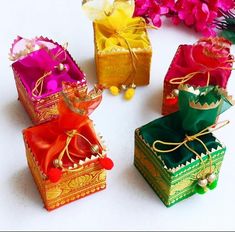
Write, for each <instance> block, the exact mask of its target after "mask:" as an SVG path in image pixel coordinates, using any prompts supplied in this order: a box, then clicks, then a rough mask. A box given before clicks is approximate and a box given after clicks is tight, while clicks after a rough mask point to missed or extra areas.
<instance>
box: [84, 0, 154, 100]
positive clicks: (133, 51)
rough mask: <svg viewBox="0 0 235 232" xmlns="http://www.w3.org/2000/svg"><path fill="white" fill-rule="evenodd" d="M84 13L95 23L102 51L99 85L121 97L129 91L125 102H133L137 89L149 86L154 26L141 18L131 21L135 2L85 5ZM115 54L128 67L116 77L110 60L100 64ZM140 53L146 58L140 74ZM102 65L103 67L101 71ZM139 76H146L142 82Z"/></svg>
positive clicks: (97, 61) (89, 2)
mask: <svg viewBox="0 0 235 232" xmlns="http://www.w3.org/2000/svg"><path fill="white" fill-rule="evenodd" d="M83 9H84V11H85V12H86V13H87V15H88V17H89V18H90V19H91V20H92V21H93V22H94V29H95V45H96V49H97V51H99V52H98V53H99V54H98V56H97V57H96V64H97V74H98V78H99V82H100V83H101V84H103V85H104V86H106V87H110V91H111V93H112V94H113V95H118V94H119V91H120V90H124V91H126V92H125V95H124V97H125V99H126V100H130V99H131V98H132V97H133V95H134V93H135V91H134V89H135V88H136V86H137V85H146V84H148V82H149V81H148V80H149V75H148V72H147V71H146V70H148V69H149V68H148V66H149V65H150V64H149V63H150V57H151V46H150V41H149V39H148V37H147V34H146V28H147V27H151V26H147V25H146V23H145V21H144V19H143V18H141V17H134V18H133V17H132V16H133V12H134V1H132V0H129V1H128V0H127V1H122V0H115V1H114V2H113V4H110V3H109V2H108V1H105V0H102V1H100V0H99V1H95V0H93V1H83ZM146 50H147V52H148V53H146ZM115 52H117V53H119V54H118V55H122V56H120V59H119V62H124V63H128V66H127V67H126V66H124V67H122V66H120V67H119V70H118V71H116V72H117V73H115V72H110V70H112V71H113V69H112V68H110V67H112V65H113V64H110V65H109V64H108V61H107V60H108V59H110V58H109V57H107V58H106V59H107V60H104V61H101V60H102V58H104V57H105V55H107V54H110V56H114V55H115V54H114V53H115ZM138 52H139V53H140V54H142V56H144V55H145V56H146V58H147V59H146V60H145V62H146V64H145V71H143V70H142V71H140V70H141V68H139V66H140V64H141V65H142V61H141V62H140V60H141V59H142V57H141V56H139V55H138ZM145 53H146V54H145ZM99 55H100V57H99ZM102 63H104V64H103V67H100V66H101V65H102ZM129 64H130V65H129ZM115 65H118V64H115ZM109 66H110V67H109ZM115 68H116V67H115ZM138 68H139V69H138ZM104 69H105V70H106V71H104ZM127 70H129V71H127ZM109 72H110V76H109V75H108V74H109ZM138 72H143V74H142V78H141V79H140V77H139V76H137V74H138ZM139 75H140V74H139ZM140 76H141V75H140Z"/></svg>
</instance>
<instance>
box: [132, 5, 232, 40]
mask: <svg viewBox="0 0 235 232" xmlns="http://www.w3.org/2000/svg"><path fill="white" fill-rule="evenodd" d="M135 3H136V6H135V13H134V16H141V17H143V18H145V20H146V22H147V23H152V24H154V25H155V26H157V27H160V26H161V16H162V15H165V16H167V17H170V18H171V19H172V22H173V23H174V24H175V25H177V24H179V23H180V22H183V23H184V24H185V25H186V26H188V27H192V28H194V29H195V30H196V31H197V32H200V33H201V34H202V35H204V36H215V35H216V32H215V26H216V25H215V23H214V21H215V19H216V18H217V17H220V16H221V13H220V12H221V11H223V12H226V11H228V10H231V9H232V8H234V7H235V1H234V0H135Z"/></svg>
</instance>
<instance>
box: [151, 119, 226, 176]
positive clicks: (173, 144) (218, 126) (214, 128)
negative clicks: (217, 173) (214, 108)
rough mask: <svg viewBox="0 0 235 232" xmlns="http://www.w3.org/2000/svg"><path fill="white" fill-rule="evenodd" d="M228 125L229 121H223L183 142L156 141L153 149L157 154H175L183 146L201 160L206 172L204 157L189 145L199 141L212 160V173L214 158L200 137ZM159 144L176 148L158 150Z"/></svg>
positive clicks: (187, 137)
mask: <svg viewBox="0 0 235 232" xmlns="http://www.w3.org/2000/svg"><path fill="white" fill-rule="evenodd" d="M228 123H229V120H225V121H222V122H218V123H215V124H213V125H211V126H208V127H206V128H205V129H203V130H201V131H200V132H198V133H196V134H194V135H190V136H189V135H185V139H184V140H183V141H182V142H164V141H161V140H156V141H154V143H153V145H152V148H153V150H154V151H155V152H159V153H168V152H173V151H175V150H177V149H178V148H180V147H181V146H185V147H186V148H187V149H188V150H189V151H191V152H192V153H193V154H195V155H196V157H198V158H199V159H200V161H201V162H202V163H203V166H204V170H205V163H204V161H203V159H202V157H201V156H200V155H199V154H198V153H197V152H196V151H194V150H193V149H192V148H191V147H189V145H188V144H187V143H188V142H191V141H194V140H197V141H198V142H200V143H201V145H202V146H203V147H204V149H205V151H206V154H207V155H209V158H210V172H212V158H211V155H210V152H209V150H208V148H207V146H206V144H205V143H204V142H203V141H202V140H201V139H199V138H198V137H200V136H203V135H207V134H210V133H212V132H214V131H216V130H218V129H220V128H222V127H224V126H226V125H227V124H228ZM157 144H163V145H170V146H175V147H173V148H172V149H168V150H161V149H158V148H157V147H156V145H157Z"/></svg>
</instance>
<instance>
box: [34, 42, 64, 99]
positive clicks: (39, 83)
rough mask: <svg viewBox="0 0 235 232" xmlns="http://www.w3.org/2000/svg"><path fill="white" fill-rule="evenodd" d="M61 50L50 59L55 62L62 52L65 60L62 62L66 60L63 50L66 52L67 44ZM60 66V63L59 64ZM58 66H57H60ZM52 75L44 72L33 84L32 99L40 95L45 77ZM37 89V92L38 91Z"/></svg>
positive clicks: (50, 72)
mask: <svg viewBox="0 0 235 232" xmlns="http://www.w3.org/2000/svg"><path fill="white" fill-rule="evenodd" d="M62 47H63V49H62V50H59V51H57V53H56V54H55V55H52V58H53V59H54V60H55V59H56V58H57V57H58V56H59V55H61V54H62V52H64V54H65V58H64V60H66V52H65V50H67V47H68V43H65V44H63V46H62ZM60 64H61V63H60ZM60 64H59V65H60ZM51 74H52V71H49V72H45V73H44V74H43V75H42V76H41V77H40V78H38V79H37V81H36V82H35V85H34V88H33V89H32V96H33V97H39V96H41V95H42V90H43V85H44V79H45V78H46V77H47V76H50V75H51ZM38 89H39V90H38Z"/></svg>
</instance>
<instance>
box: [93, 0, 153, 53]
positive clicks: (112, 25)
mask: <svg viewBox="0 0 235 232" xmlns="http://www.w3.org/2000/svg"><path fill="white" fill-rule="evenodd" d="M91 13H92V12H91ZM132 14H133V11H132V10H131V9H130V7H129V4H128V3H124V2H118V1H117V2H116V3H114V5H113V7H112V9H111V10H110V13H108V12H107V14H106V15H104V16H103V17H102V18H101V19H96V20H94V23H95V24H96V26H97V29H98V30H97V33H96V42H97V46H98V49H99V50H101V51H111V50H113V49H114V50H115V49H120V48H126V49H129V48H148V47H149V46H150V42H149V39H148V37H147V33H146V23H145V21H144V19H143V18H140V17H136V18H132ZM128 46H129V48H128Z"/></svg>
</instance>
